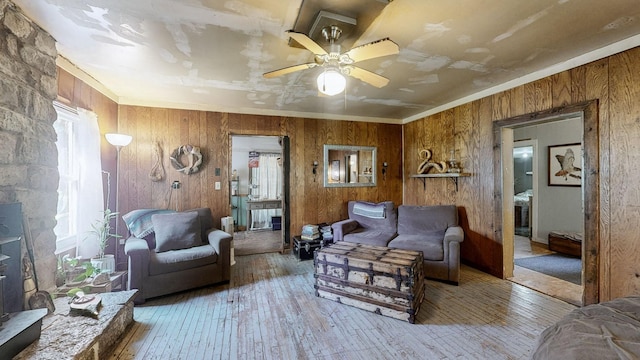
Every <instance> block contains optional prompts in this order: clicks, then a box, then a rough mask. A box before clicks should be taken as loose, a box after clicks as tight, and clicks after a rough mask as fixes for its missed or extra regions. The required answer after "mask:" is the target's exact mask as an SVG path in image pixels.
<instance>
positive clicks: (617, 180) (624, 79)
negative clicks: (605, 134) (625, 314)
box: [609, 48, 640, 298]
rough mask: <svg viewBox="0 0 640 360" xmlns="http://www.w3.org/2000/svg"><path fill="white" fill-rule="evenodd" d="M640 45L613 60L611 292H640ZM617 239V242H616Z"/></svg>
mask: <svg viewBox="0 0 640 360" xmlns="http://www.w3.org/2000/svg"><path fill="white" fill-rule="evenodd" d="M638 59H640V48H635V49H633V50H629V51H627V52H624V53H621V54H618V55H616V56H612V57H611V58H610V61H609V65H610V67H609V86H610V99H609V100H610V103H609V105H610V106H609V108H610V111H611V114H610V117H609V119H610V120H611V121H610V139H611V142H610V163H611V167H610V169H609V170H610V182H609V185H610V194H611V203H610V209H611V284H610V289H611V297H612V298H617V297H621V296H627V295H630V294H639V293H640V276H638V274H640V241H638V234H639V233H640V222H638V221H637V219H638V218H639V217H640V171H639V170H638V166H637V164H638V163H640V155H639V154H640V141H638V139H640V126H639V125H640V102H639V101H638V99H640V85H639V84H640V61H638ZM614 239H615V241H614Z"/></svg>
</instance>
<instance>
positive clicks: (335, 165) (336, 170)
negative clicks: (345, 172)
mask: <svg viewBox="0 0 640 360" xmlns="http://www.w3.org/2000/svg"><path fill="white" fill-rule="evenodd" d="M331 180H333V181H340V160H333V161H332V162H331Z"/></svg>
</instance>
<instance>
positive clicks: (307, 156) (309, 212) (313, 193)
mask: <svg viewBox="0 0 640 360" xmlns="http://www.w3.org/2000/svg"><path fill="white" fill-rule="evenodd" d="M324 123H326V122H324ZM318 127H319V125H318V123H313V122H308V123H305V132H304V144H305V149H306V151H305V152H304V157H303V159H304V160H303V161H302V164H301V165H302V168H301V170H302V171H301V172H302V179H303V181H304V183H305V190H304V203H305V205H306V204H313V206H305V207H304V209H305V211H304V218H303V221H304V223H305V224H317V223H318V212H319V211H320V209H319V208H320V206H319V202H323V203H324V206H325V207H326V202H325V200H326V198H327V197H326V196H321V195H320V190H321V189H322V186H323V185H322V184H323V182H322V181H323V180H322V179H323V178H322V172H323V171H324V169H323V168H324V166H321V165H320V163H322V162H323V160H322V158H323V156H322V150H318V143H317V140H318V137H317V134H318ZM314 161H317V162H318V169H317V171H316V175H315V176H314V175H313V162H314ZM298 181H299V180H298ZM303 225H304V224H303ZM295 230H297V231H298V232H295V234H298V233H299V232H300V231H301V227H299V228H297V229H295Z"/></svg>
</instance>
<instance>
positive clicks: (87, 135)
mask: <svg viewBox="0 0 640 360" xmlns="http://www.w3.org/2000/svg"><path fill="white" fill-rule="evenodd" d="M78 117H79V118H80V121H78V123H77V127H76V130H77V131H74V142H75V144H76V145H77V146H75V147H74V148H75V149H76V150H77V151H76V156H78V162H77V163H78V166H79V169H78V170H79V179H78V180H79V182H78V199H77V204H76V206H77V209H78V212H77V222H76V224H77V226H78V228H77V229H78V237H77V240H76V241H77V244H76V248H77V255H79V256H82V258H85V259H86V258H91V257H93V256H95V255H97V254H98V243H97V240H96V239H95V237H92V236H91V234H90V233H89V231H90V230H91V225H92V224H94V223H95V222H96V220H99V219H102V215H103V214H102V212H103V211H104V200H103V195H102V194H103V188H102V186H103V185H102V165H101V161H100V129H99V128H98V117H97V115H96V114H95V113H93V112H91V111H88V110H85V109H78Z"/></svg>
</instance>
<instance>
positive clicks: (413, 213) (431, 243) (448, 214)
mask: <svg viewBox="0 0 640 360" xmlns="http://www.w3.org/2000/svg"><path fill="white" fill-rule="evenodd" d="M463 240H464V232H463V230H462V228H461V227H460V226H459V225H458V209H457V208H456V206H455V205H438V206H407V205H401V206H399V207H398V236H396V237H395V238H394V239H393V240H391V241H390V242H389V244H388V245H387V246H388V247H390V248H397V249H405V250H418V251H422V254H423V255H424V273H425V276H426V277H428V278H433V279H438V280H444V281H446V282H449V283H453V284H458V282H459V281H460V243H461V242H462V241H463Z"/></svg>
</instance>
